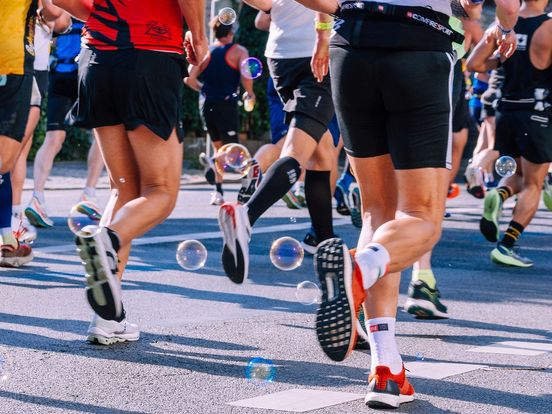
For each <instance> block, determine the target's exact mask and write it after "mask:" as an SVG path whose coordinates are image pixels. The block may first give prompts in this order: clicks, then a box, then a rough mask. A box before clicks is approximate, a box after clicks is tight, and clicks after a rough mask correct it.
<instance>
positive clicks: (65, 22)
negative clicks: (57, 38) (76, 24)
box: [54, 11, 71, 33]
mask: <svg viewBox="0 0 552 414" xmlns="http://www.w3.org/2000/svg"><path fill="white" fill-rule="evenodd" d="M70 27H71V15H70V14H69V13H67V12H66V11H64V12H63V14H62V15H61V16H60V17H58V18H57V19H56V22H55V24H54V32H56V33H63V32H65V31H66V30H67V29H68V28H70Z"/></svg>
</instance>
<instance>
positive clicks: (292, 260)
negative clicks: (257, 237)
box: [270, 237, 305, 271]
mask: <svg viewBox="0 0 552 414" xmlns="http://www.w3.org/2000/svg"><path fill="white" fill-rule="evenodd" d="M304 256H305V253H304V251H303V247H301V243H299V242H298V241H297V240H295V239H294V238H292V237H281V238H279V239H278V240H276V241H274V242H273V243H272V246H271V247H270V261H271V262H272V264H273V265H274V266H276V267H277V268H278V269H280V270H286V271H287V270H293V269H297V268H298V267H299V266H301V263H302V262H303V257H304Z"/></svg>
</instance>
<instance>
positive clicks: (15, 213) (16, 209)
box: [12, 204, 23, 219]
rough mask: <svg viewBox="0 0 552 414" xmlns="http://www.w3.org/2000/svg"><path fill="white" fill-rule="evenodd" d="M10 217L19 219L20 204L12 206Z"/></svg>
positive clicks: (21, 210)
mask: <svg viewBox="0 0 552 414" xmlns="http://www.w3.org/2000/svg"><path fill="white" fill-rule="evenodd" d="M12 215H13V216H14V217H15V218H18V219H20V218H21V217H22V216H23V206H22V205H21V204H14V205H12Z"/></svg>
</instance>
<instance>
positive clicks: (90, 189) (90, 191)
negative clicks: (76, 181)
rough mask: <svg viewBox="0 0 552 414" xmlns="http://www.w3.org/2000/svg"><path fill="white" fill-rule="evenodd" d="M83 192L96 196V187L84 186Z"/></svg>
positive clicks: (91, 196)
mask: <svg viewBox="0 0 552 414" xmlns="http://www.w3.org/2000/svg"><path fill="white" fill-rule="evenodd" d="M83 192H84V194H85V195H87V196H88V197H90V198H95V197H96V189H95V188H94V187H84V190H83Z"/></svg>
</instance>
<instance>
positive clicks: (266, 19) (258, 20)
mask: <svg viewBox="0 0 552 414" xmlns="http://www.w3.org/2000/svg"><path fill="white" fill-rule="evenodd" d="M271 21H272V19H271V17H270V14H268V13H265V12H264V11H262V10H259V13H257V16H255V27H256V28H257V29H259V30H262V31H263V32H268V30H269V29H270V22H271Z"/></svg>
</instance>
